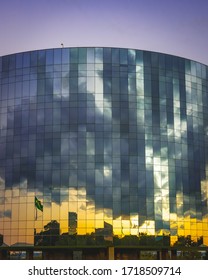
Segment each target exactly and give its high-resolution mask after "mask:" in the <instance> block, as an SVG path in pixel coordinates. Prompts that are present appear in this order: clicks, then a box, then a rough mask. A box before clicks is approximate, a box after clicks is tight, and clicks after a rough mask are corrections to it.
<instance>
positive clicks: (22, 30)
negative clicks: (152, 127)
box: [0, 0, 208, 64]
mask: <svg viewBox="0 0 208 280" xmlns="http://www.w3.org/2000/svg"><path fill="white" fill-rule="evenodd" d="M0 27H1V28H0V56H2V55H6V54H10V53H16V52H22V51H28V50H35V49H44V48H58V47H61V43H63V44H64V46H65V47H81V46H83V47H87V46H89V47H90V46H101V47H105V46H109V47H128V48H136V49H145V50H152V51H158V52H164V53H169V54H173V55H178V56H183V57H186V58H190V59H193V60H197V61H199V62H202V63H205V64H208V48H207V47H208V0H36V1H32V0H0Z"/></svg>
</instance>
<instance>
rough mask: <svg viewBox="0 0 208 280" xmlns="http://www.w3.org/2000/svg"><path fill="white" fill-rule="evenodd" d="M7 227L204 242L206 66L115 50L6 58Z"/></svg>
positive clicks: (101, 240)
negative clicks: (37, 202)
mask: <svg viewBox="0 0 208 280" xmlns="http://www.w3.org/2000/svg"><path fill="white" fill-rule="evenodd" d="M35 197H37V199H38V200H39V202H40V203H41V204H42V205H43V211H40V210H39V209H37V207H36V205H35V202H34V201H35ZM0 234H1V235H2V236H3V242H4V243H5V244H7V245H9V246H11V245H12V246H14V245H15V244H27V245H28V244H30V245H36V243H37V242H38V245H42V246H45V245H52V246H61V245H62V246H77V245H80V244H82V245H83V246H85V245H86V246H87V245H90V246H93V245H98V244H103V245H106V246H116V245H118V244H120V245H122V244H131V245H135V246H140V245H142V246H146V245H149V244H152V245H155V246H156V245H158V246H161V247H163V246H173V247H174V246H177V245H181V244H184V243H183V242H187V240H189V241H190V242H191V244H194V246H199V245H202V244H203V245H208V67H207V66H206V65H203V64H201V63H198V62H195V61H192V60H189V59H185V58H181V57H176V56H171V55H167V54H161V53H156V52H150V51H141V50H134V49H119V48H93V47H91V48H60V49H48V50H38V51H30V52H24V53H17V54H12V55H7V56H3V57H1V58H0ZM35 240H36V241H35ZM41 242H42V243H41Z"/></svg>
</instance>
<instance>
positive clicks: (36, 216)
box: [35, 207, 38, 221]
mask: <svg viewBox="0 0 208 280" xmlns="http://www.w3.org/2000/svg"><path fill="white" fill-rule="evenodd" d="M37 219H38V211H37V208H36V207H35V220H36V221H37Z"/></svg>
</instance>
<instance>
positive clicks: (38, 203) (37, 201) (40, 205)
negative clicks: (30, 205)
mask: <svg viewBox="0 0 208 280" xmlns="http://www.w3.org/2000/svg"><path fill="white" fill-rule="evenodd" d="M35 207H36V208H37V209H38V210H40V211H42V212H43V205H42V204H41V202H40V200H38V199H37V197H35Z"/></svg>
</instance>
